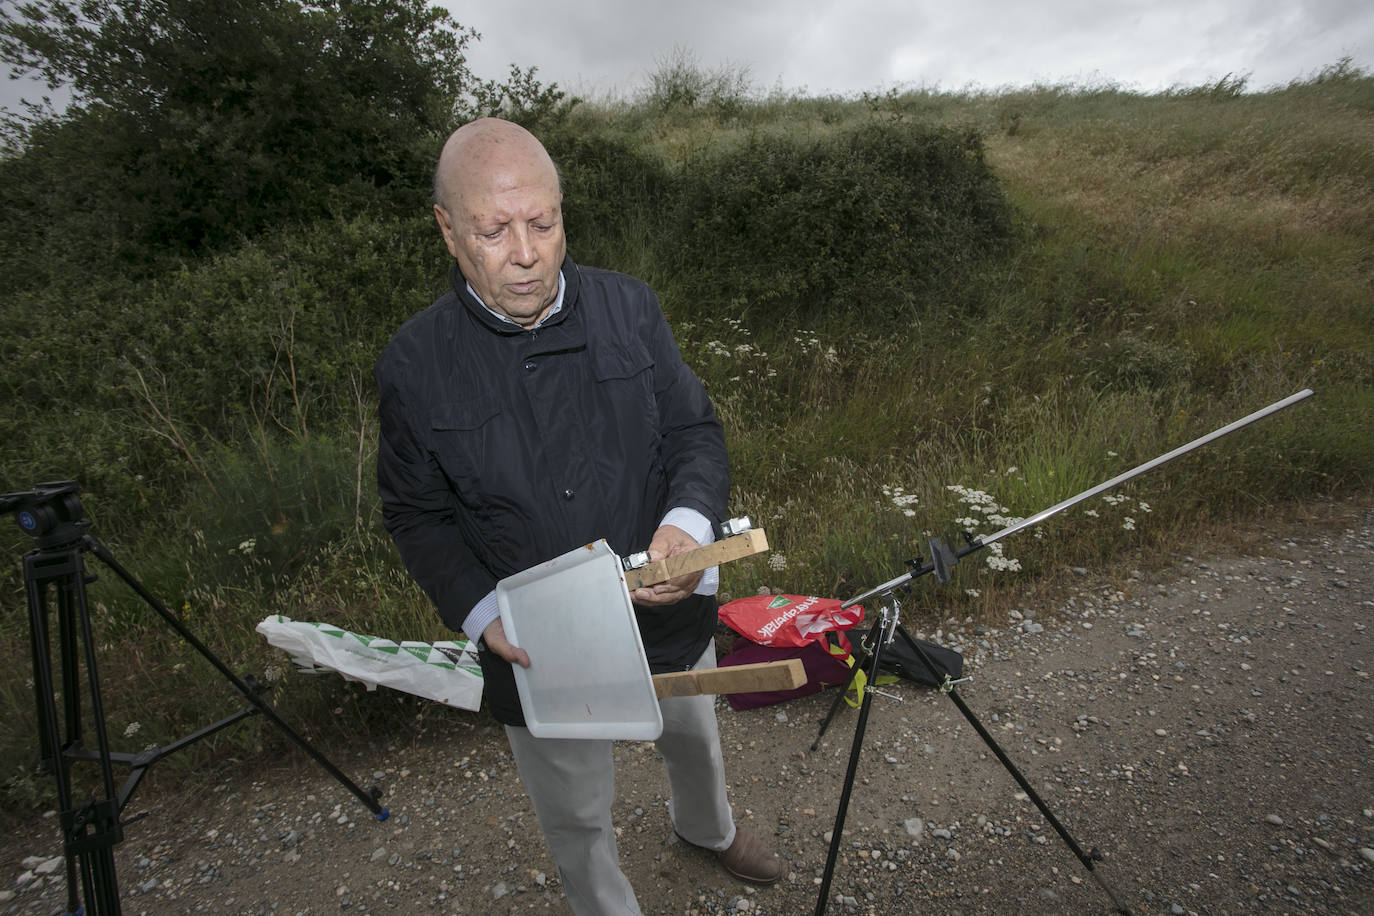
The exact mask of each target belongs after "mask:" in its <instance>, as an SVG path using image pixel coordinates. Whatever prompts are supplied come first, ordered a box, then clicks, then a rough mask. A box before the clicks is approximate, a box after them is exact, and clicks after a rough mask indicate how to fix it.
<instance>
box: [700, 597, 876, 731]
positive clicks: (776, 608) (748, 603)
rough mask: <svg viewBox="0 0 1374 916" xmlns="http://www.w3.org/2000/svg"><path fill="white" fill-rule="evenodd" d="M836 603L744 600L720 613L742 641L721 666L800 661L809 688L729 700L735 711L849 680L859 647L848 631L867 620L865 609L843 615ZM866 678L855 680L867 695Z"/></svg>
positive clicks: (739, 695)
mask: <svg viewBox="0 0 1374 916" xmlns="http://www.w3.org/2000/svg"><path fill="white" fill-rule="evenodd" d="M841 603H842V602H840V601H837V600H835V599H834V598H814V597H803V596H798V595H759V596H757V597H754V598H740V599H738V600H736V601H731V602H730V603H729V604H726V605H724V606H722V607H721V609H720V619H721V622H723V623H724V624H725V625H726V626H728V627H729V628H730V629H732V630H734V631H735V632H736V633H738V634H739V635H740V636H741V637H742V638H741V639H739V640H737V641H736V642H735V647H734V649H733V650H732V651H731V652H730V653H729V654H728V655H726V656H725V657H724V658H722V659H721V660H720V665H721V667H728V666H730V665H747V664H752V663H754V662H767V661H778V660H782V659H788V658H800V659H801V660H802V665H803V666H804V667H805V669H806V683H805V684H803V685H802V686H801V687H798V688H796V689H794V690H774V691H758V692H755V693H732V694H727V696H726V699H727V700H728V701H729V703H730V706H731V707H733V708H734V709H754V708H755V707H759V706H769V705H771V704H773V703H781V702H783V701H784V700H790V699H793V698H795V697H803V696H806V695H807V694H810V693H815V692H817V691H818V690H822V689H824V688H826V687H834V686H837V685H839V684H843V683H845V682H846V681H848V680H849V669H850V668H851V667H852V666H853V664H854V657H853V647H852V646H850V643H849V638H848V637H847V636H845V634H844V631H845V630H848V629H849V628H850V627H852V626H854V625H855V624H856V623H859V622H860V621H861V620H863V617H864V609H863V606H862V605H857V604H856V605H854V606H853V607H850V608H844V609H841V607H840V605H841ZM863 679H864V674H863V672H862V671H860V672H858V674H857V675H856V677H855V684H856V685H858V686H857V689H859V690H862V689H863Z"/></svg>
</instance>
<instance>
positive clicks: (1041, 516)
mask: <svg viewBox="0 0 1374 916" xmlns="http://www.w3.org/2000/svg"><path fill="white" fill-rule="evenodd" d="M1313 393H1314V392H1313V391H1312V389H1311V388H1304V389H1303V390H1302V391H1299V392H1298V393H1297V394H1291V395H1289V396H1288V397H1286V398H1284V399H1283V400H1281V401H1275V402H1274V403H1273V404H1270V405H1269V406H1268V407H1265V408H1262V409H1260V410H1257V411H1255V412H1254V413H1252V414H1249V415H1247V416H1244V417H1241V418H1240V419H1239V420H1236V421H1235V422H1234V423H1228V424H1226V425H1225V426H1223V427H1221V428H1220V429H1216V430H1213V431H1212V432H1210V433H1208V434H1207V435H1205V436H1200V437H1198V438H1196V439H1194V440H1193V441H1192V442H1189V443H1188V444H1187V445H1180V446H1179V447H1178V448H1176V449H1174V450H1173V451H1171V452H1166V453H1165V454H1163V455H1160V456H1159V457H1158V458H1154V459H1151V460H1150V461H1147V462H1145V463H1144V464H1142V465H1139V466H1138V467H1134V468H1132V469H1131V470H1129V471H1127V472H1126V473H1124V474H1118V475H1117V476H1115V477H1113V478H1112V479H1111V480H1108V481H1106V482H1104V483H1100V484H1098V485H1097V486H1095V487H1093V488H1092V489H1089V490H1084V491H1083V492H1082V493H1079V494H1078V495H1077V496H1070V497H1069V498H1068V499H1066V500H1064V501H1063V502H1061V503H1056V504H1054V505H1053V506H1050V507H1049V508H1048V509H1045V510H1044V511H1042V512H1037V513H1036V514H1035V515H1032V516H1031V517H1030V518H1027V519H1024V520H1022V521H1019V522H1017V523H1016V524H1014V525H1008V526H1007V527H1006V528H1003V529H1002V530H1001V531H997V532H994V533H993V534H989V535H988V536H987V537H981V538H975V539H974V540H973V541H972V543H971V544H970V545H969V547H968V548H965V549H961V550H960V551H959V556H965V555H967V554H968V553H971V552H972V551H974V550H977V549H979V548H981V547H986V546H987V545H989V544H991V543H993V542H995V541H1000V540H1001V539H1002V538H1004V537H1007V536H1009V535H1012V534H1015V533H1016V532H1018V531H1022V530H1024V529H1026V528H1029V527H1031V526H1032V525H1038V524H1040V523H1041V522H1043V521H1044V520H1045V519H1047V518H1049V517H1050V516H1052V515H1055V514H1056V513H1059V512H1063V511H1064V510H1065V509H1067V508H1069V507H1070V506H1076V505H1078V504H1079V503H1081V502H1083V500H1085V499H1091V498H1092V497H1094V496H1096V495H1097V494H1099V493H1102V492H1104V491H1106V490H1110V489H1112V488H1113V487H1116V486H1120V485H1121V484H1123V483H1125V482H1126V481H1128V480H1130V479H1131V478H1133V477H1139V476H1140V475H1141V474H1144V473H1145V472H1146V471H1150V470H1153V469H1155V468H1157V467H1159V466H1160V465H1161V464H1164V463H1166V462H1169V461H1173V460H1174V459H1175V458H1177V457H1179V456H1180V455H1185V454H1187V453H1188V452H1191V451H1192V450H1193V449H1196V448H1200V447H1202V446H1204V445H1206V444H1207V443H1209V442H1212V441H1214V440H1216V439H1220V438H1221V437H1222V436H1225V435H1229V434H1230V433H1233V432H1235V431H1236V430H1238V429H1240V428H1241V427H1242V426H1248V425H1249V424H1251V423H1254V422H1255V421H1256V420H1262V419H1264V418H1265V417H1267V416H1269V415H1270V414H1272V413H1277V412H1279V411H1280V410H1283V409H1284V408H1285V407H1291V406H1292V405H1294V404H1296V403H1298V402H1299V401H1303V400H1306V399H1307V398H1310V397H1312V395H1313ZM933 568H934V567H931V568H930V569H933ZM930 569H920V570H917V571H915V572H909V573H906V574H904V575H901V576H898V577H897V578H895V579H891V580H889V581H887V582H884V583H883V584H882V585H879V586H878V587H877V588H871V589H869V590H868V591H866V592H864V593H863V594H862V595H859V596H857V597H854V598H850V599H849V600H848V601H846V602H844V604H842V605H840V606H841V607H844V608H848V607H853V606H854V605H856V604H859V603H861V602H863V601H866V600H867V599H869V598H871V597H873V596H874V595H883V594H887V593H888V592H891V591H892V590H893V589H895V588H896V587H897V586H899V585H902V584H903V583H906V582H910V581H911V580H912V579H914V578H915V577H916V576H918V575H922V574H924V573H927V572H930Z"/></svg>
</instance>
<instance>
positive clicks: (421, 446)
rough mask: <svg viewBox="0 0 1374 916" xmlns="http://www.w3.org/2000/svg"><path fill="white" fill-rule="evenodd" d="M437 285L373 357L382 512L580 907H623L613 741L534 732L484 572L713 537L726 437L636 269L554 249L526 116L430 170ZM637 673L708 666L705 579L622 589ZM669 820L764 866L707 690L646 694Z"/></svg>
mask: <svg viewBox="0 0 1374 916" xmlns="http://www.w3.org/2000/svg"><path fill="white" fill-rule="evenodd" d="M434 188H435V200H434V216H435V218H436V219H437V220H438V223H439V229H440V231H441V232H442V233H443V237H444V243H445V244H446V245H447V246H448V250H449V253H450V254H452V255H453V259H454V266H453V268H452V270H451V272H450V280H451V286H452V288H451V289H450V290H449V291H447V292H445V293H444V295H442V296H441V297H440V298H439V299H438V300H437V301H436V302H435V303H434V304H433V305H431V306H430V307H429V308H428V309H426V310H425V311H423V312H421V313H419V314H418V315H416V316H414V317H412V318H411V319H410V320H409V321H407V322H406V323H405V324H404V325H403V326H402V327H401V329H400V330H399V331H398V332H397V333H396V335H395V336H394V337H393V338H392V340H391V342H390V344H388V346H387V348H386V350H385V351H384V352H383V353H382V355H381V357H380V358H379V359H378V361H377V365H376V369H375V377H376V381H377V386H378V390H379V392H380V395H381V407H380V411H381V427H382V428H381V441H380V449H379V453H378V462H377V477H378V488H379V491H380V494H381V499H382V506H383V518H384V521H385V524H386V527H387V530H388V531H390V532H391V535H392V538H393V539H394V540H395V542H396V545H397V547H398V548H399V550H400V552H401V556H402V558H403V560H404V561H405V564H406V567H407V569H409V570H410V573H411V575H412V576H414V578H415V580H416V581H417V582H419V584H420V585H421V586H422V587H423V588H424V590H425V591H426V593H427V594H428V595H429V596H430V598H431V599H432V600H433V602H434V604H435V606H436V608H437V610H438V613H439V616H440V617H441V618H442V619H443V621H444V622H445V623H446V624H447V625H448V626H449V627H450V628H452V629H454V630H462V631H463V632H464V633H466V634H467V635H468V636H469V637H480V639H479V658H480V660H481V664H482V673H483V678H484V681H485V691H486V696H487V703H488V706H489V708H490V709H491V712H492V714H493V715H494V716H495V717H496V719H497V721H499V722H500V723H502V725H503V726H504V727H505V731H506V735H507V738H508V740H509V741H510V746H511V750H512V751H513V753H514V755H515V761H516V766H517V768H518V769H519V772H520V778H521V781H522V782H523V783H524V785H525V788H526V791H527V792H528V793H529V795H530V798H531V800H532V801H533V803H534V809H535V814H536V815H537V817H538V819H539V824H540V827H541V828H542V829H543V832H544V837H545V839H546V841H547V842H548V845H549V849H550V851H551V853H552V854H553V857H554V860H555V862H557V864H558V870H559V874H560V876H561V878H562V882H563V888H564V892H565V893H566V894H567V897H568V900H569V902H570V903H571V904H572V908H573V910H574V911H575V912H577V913H579V914H632V913H639V912H640V910H639V905H638V903H637V902H636V899H635V894H634V890H633V889H632V888H631V887H630V883H629V881H628V880H627V879H626V878H625V875H624V873H623V872H622V871H621V870H620V864H619V855H618V852H617V849H616V840H615V829H614V826H613V825H612V823H611V802H612V800H613V797H614V781H613V764H612V756H611V752H612V745H611V742H610V741H591V740H560V739H541V738H535V737H533V736H532V735H531V734H530V733H529V731H528V729H527V728H525V720H524V716H523V714H522V712H521V709H520V701H519V696H518V694H517V693H516V689H515V680H514V675H513V673H512V670H513V669H512V667H511V666H512V665H517V664H518V665H526V666H528V664H529V657H528V655H527V654H526V653H525V651H524V650H523V649H521V648H520V647H518V646H515V645H512V644H511V642H510V641H509V640H508V639H507V638H506V634H505V631H504V629H503V628H502V626H501V621H500V619H499V616H498V613H497V607H496V598H495V586H496V583H497V581H498V580H500V579H502V578H504V577H506V576H508V575H511V574H513V573H516V572H519V571H521V570H524V569H528V568H530V567H533V566H536V565H538V564H539V563H542V562H544V561H546V560H548V559H550V558H552V557H556V556H559V555H560V554H563V553H565V552H567V551H568V550H571V549H573V548H575V547H578V546H581V545H583V544H586V543H589V542H591V541H595V540H597V539H598V538H605V539H606V541H607V542H608V543H609V544H610V546H611V548H612V549H613V550H615V551H616V552H617V553H619V554H620V555H622V556H624V555H627V554H629V553H631V552H634V551H637V550H639V549H642V545H643V544H645V543H647V544H648V545H649V548H648V552H649V556H650V558H651V559H661V558H663V557H666V556H671V555H674V554H677V553H680V552H682V551H684V550H688V549H691V548H693V547H696V546H698V545H699V544H705V543H709V542H710V541H711V540H712V539H713V531H714V530H715V527H716V525H717V524H718V523H719V522H720V521H721V520H722V519H723V518H724V516H725V513H726V498H727V496H728V493H729V487H730V471H729V460H728V457H727V455H726V451H725V439H724V435H723V433H722V431H721V427H720V424H719V422H718V421H717V419H716V415H715V411H714V409H713V408H712V406H711V402H710V400H709V398H708V397H707V396H706V392H705V390H704V389H703V388H702V386H701V383H700V381H699V380H698V379H697V378H696V376H695V375H694V374H693V373H692V371H691V370H690V369H689V368H688V367H687V366H686V365H685V364H684V363H683V361H682V358H681V356H680V355H679V353H678V349H677V344H676V342H675V341H674V340H673V336H672V332H671V331H670V330H669V328H668V325H667V322H666V320H665V319H664V317H663V312H662V310H661V309H660V307H659V304H658V300H657V298H656V297H655V296H654V293H653V291H652V290H650V289H649V287H648V286H646V285H645V284H644V283H642V282H640V281H639V280H636V279H634V278H631V277H627V276H625V275H623V274H618V273H614V272H611V271H606V270H598V269H595V268H590V267H583V266H580V265H578V264H576V263H574V262H573V261H572V259H571V258H570V257H568V255H567V250H566V240H565V238H564V235H563V219H562V191H561V188H560V184H559V178H558V172H557V169H556V168H555V167H554V164H553V161H552V160H551V159H550V158H549V154H548V152H547V151H546V150H545V149H544V147H543V145H542V144H541V143H540V142H539V141H538V140H537V139H536V138H535V137H534V136H533V135H531V134H530V133H529V132H528V131H526V130H524V129H523V128H521V127H519V126H517V125H515V124H512V123H509V122H507V121H501V120H498V119H494V118H488V119H483V120H480V121H474V122H472V123H470V124H467V125H464V126H463V127H460V128H459V129H458V130H456V131H455V132H454V133H453V135H452V136H450V137H449V139H448V142H446V143H445V144H444V148H443V151H442V152H441V154H440V157H439V164H438V167H437V169H436V171H435V181H434ZM631 599H632V600H633V602H634V604H635V614H636V618H637V620H638V623H639V629H640V635H641V637H642V640H643V643H644V649H645V653H646V655H647V656H648V660H649V666H650V669H651V670H652V671H654V672H656V673H657V672H663V671H681V670H685V669H688V668H693V667H710V666H714V665H715V647H714V644H713V639H712V635H713V633H714V631H715V626H716V602H715V577H714V573H708V574H707V575H705V576H703V574H701V573H697V574H694V575H690V576H684V577H683V578H681V579H675V580H672V581H670V582H665V583H661V584H659V585H655V586H653V587H651V588H643V589H637V590H635V591H634V592H632V593H631ZM660 705H661V708H662V712H663V722H664V727H663V734H662V735H661V736H660V737H659V739H658V741H657V742H656V744H657V747H658V750H659V751H660V753H661V754H662V756H663V760H664V763H665V767H666V769H667V775H668V785H669V790H670V802H669V806H668V811H669V817H670V819H671V821H672V825H673V829H674V830H675V831H676V832H677V833H678V835H679V836H681V837H682V838H683V839H684V840H686V841H687V842H688V843H691V844H694V845H696V846H700V847H703V848H705V849H708V850H712V851H714V852H716V853H717V854H718V855H719V857H720V860H721V862H722V863H723V864H724V866H725V868H726V869H727V870H729V871H730V872H731V873H732V874H734V875H735V876H737V877H739V878H742V879H744V880H746V881H752V882H756V883H760V884H771V883H773V882H775V881H777V880H778V878H779V876H780V875H781V873H782V867H781V863H780V862H779V860H778V858H777V857H776V856H775V855H774V854H773V853H772V851H771V850H769V849H768V848H767V847H766V846H765V845H764V844H763V842H762V841H761V840H760V839H759V838H758V837H756V836H754V835H753V834H751V833H749V832H748V831H746V830H744V829H742V828H737V827H736V825H735V823H734V819H733V817H732V815H731V810H730V805H729V802H728V801H727V799H726V792H725V770H724V764H723V761H722V756H721V750H720V738H719V734H718V731H717V725H716V718H715V709H714V703H713V699H712V698H711V697H709V696H703V697H677V698H672V699H665V700H662V701H661V703H660Z"/></svg>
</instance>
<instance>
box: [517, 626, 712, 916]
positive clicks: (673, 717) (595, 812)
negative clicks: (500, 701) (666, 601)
mask: <svg viewBox="0 0 1374 916" xmlns="http://www.w3.org/2000/svg"><path fill="white" fill-rule="evenodd" d="M715 666H716V648H715V642H714V640H713V641H712V643H711V644H710V645H708V646H707V647H706V652H705V653H703V654H702V656H701V659H700V660H699V661H698V662H697V664H696V665H695V667H696V668H697V669H702V668H714V667H715ZM659 708H660V709H661V710H662V711H663V734H661V735H660V736H659V737H658V740H657V741H655V742H654V744H655V746H656V747H657V748H658V751H659V753H660V754H661V755H662V756H663V762H664V766H665V768H666V769H667V771H668V791H669V800H668V817H669V819H670V820H671V821H672V824H673V829H674V830H676V831H677V833H678V835H679V836H681V837H682V838H683V839H684V840H686V841H687V842H689V843H693V844H695V845H697V846H704V847H706V848H707V849H715V850H723V849H728V848H729V847H730V844H731V843H733V842H734V840H735V822H734V818H733V816H732V815H731V813H730V804H729V802H728V801H727V799H726V797H725V764H724V761H723V759H722V758H721V752H720V733H719V731H718V730H717V727H716V711H715V698H714V697H712V696H696V697H671V698H669V699H665V700H660V701H659ZM506 737H507V738H508V739H509V741H510V747H511V751H512V752H513V753H514V754H515V765H516V767H517V768H518V769H519V771H520V781H521V782H523V783H524V784H525V791H526V792H528V793H529V796H530V800H531V801H532V802H534V813H535V816H536V817H537V818H538V819H539V826H540V828H541V829H542V830H543V831H544V840H545V842H546V843H548V845H549V852H550V853H551V854H552V855H553V860H554V862H555V863H556V864H557V865H558V874H559V876H560V878H561V879H562V881H563V892H564V893H565V894H566V895H567V897H568V903H569V904H571V905H572V909H573V912H574V913H577V914H578V916H638V914H639V913H640V909H639V903H638V902H637V901H636V900H635V892H634V889H633V888H631V887H630V882H629V880H628V879H627V878H626V877H625V873H624V872H622V871H621V870H620V854H619V852H618V851H617V849H616V843H615V827H614V825H613V824H612V823H611V803H612V802H613V801H614V800H615V763H614V760H613V757H612V745H613V742H611V741H588V740H574V739H562V738H535V737H534V736H533V735H531V734H530V733H529V729H526V728H521V727H518V726H513V725H508V726H506Z"/></svg>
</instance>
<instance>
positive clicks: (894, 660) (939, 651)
mask: <svg viewBox="0 0 1374 916" xmlns="http://www.w3.org/2000/svg"><path fill="white" fill-rule="evenodd" d="M869 632H872V631H871V630H870V631H869ZM867 640H868V633H865V634H863V636H862V637H857V638H856V637H854V636H851V637H850V641H851V642H853V643H854V644H855V645H856V646H857V645H859V644H860V643H864V644H866V642H867ZM911 641H912V642H914V643H916V645H918V646H919V647H920V648H921V651H922V652H924V653H925V655H926V658H928V659H930V661H931V663H932V664H933V665H934V666H935V669H936V672H937V674H938V675H939V676H938V677H937V676H935V675H932V674H931V672H930V669H929V668H928V667H926V664H925V662H923V661H921V659H920V658H919V657H918V656H917V655H916V653H915V652H913V651H912V649H911V646H910V645H908V644H907V641H906V640H905V639H903V638H902V637H901V636H900V635H898V637H897V638H896V639H894V640H892V642H891V643H890V644H888V645H885V646H883V651H882V657H881V658H880V659H879V660H878V667H880V668H882V669H884V670H885V671H891V672H892V673H893V674H895V675H897V676H898V677H901V678H905V679H906V680H908V681H913V682H914V683H917V684H924V685H925V686H927V687H939V686H940V685H941V684H943V683H944V682H945V675H946V674H948V675H949V677H950V679H951V680H956V681H957V680H958V679H959V678H961V677H963V676H964V657H963V656H962V655H960V654H959V653H958V652H955V651H954V650H953V649H946V648H945V647H944V646H937V645H935V643H932V642H925V641H924V640H920V639H916V638H915V637H912V640H911ZM863 664H864V667H865V668H867V667H868V659H865V660H864V662H863Z"/></svg>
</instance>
